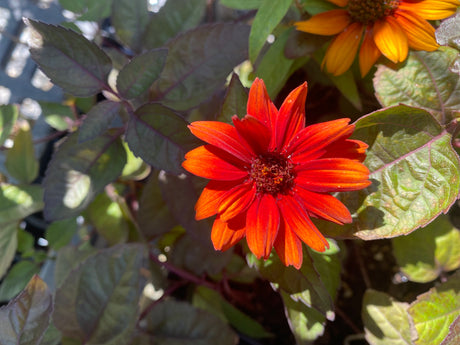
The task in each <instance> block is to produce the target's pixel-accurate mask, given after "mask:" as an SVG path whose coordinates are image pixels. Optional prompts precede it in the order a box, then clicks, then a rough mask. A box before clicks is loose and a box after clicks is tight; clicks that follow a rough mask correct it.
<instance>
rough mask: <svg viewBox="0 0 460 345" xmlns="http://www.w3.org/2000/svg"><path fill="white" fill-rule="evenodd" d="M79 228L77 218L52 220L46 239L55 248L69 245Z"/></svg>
mask: <svg viewBox="0 0 460 345" xmlns="http://www.w3.org/2000/svg"><path fill="white" fill-rule="evenodd" d="M77 230H78V224H77V220H76V218H69V219H64V220H58V221H56V222H52V223H51V224H50V225H49V226H48V228H47V229H46V236H45V238H46V240H47V241H48V245H49V246H50V247H51V248H53V249H54V250H58V249H60V248H62V247H64V246H66V245H68V244H69V243H70V241H71V239H72V237H73V236H74V235H75V233H76V232H77Z"/></svg>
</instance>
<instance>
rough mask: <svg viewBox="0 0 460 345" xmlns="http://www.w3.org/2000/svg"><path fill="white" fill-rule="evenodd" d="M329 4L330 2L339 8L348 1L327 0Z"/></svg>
mask: <svg viewBox="0 0 460 345" xmlns="http://www.w3.org/2000/svg"><path fill="white" fill-rule="evenodd" d="M327 1H329V2H332V3H333V4H335V5H337V6H340V7H345V6H347V5H348V2H349V0H327Z"/></svg>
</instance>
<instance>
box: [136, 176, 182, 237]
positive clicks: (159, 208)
mask: <svg viewBox="0 0 460 345" xmlns="http://www.w3.org/2000/svg"><path fill="white" fill-rule="evenodd" d="M137 222H138V224H139V228H140V230H141V232H142V233H143V234H144V236H145V237H146V238H147V239H148V240H151V239H154V238H156V237H158V236H160V235H162V234H164V233H166V232H168V231H170V230H171V229H172V228H173V227H174V226H175V225H176V224H177V222H176V220H175V219H174V217H173V216H172V215H171V212H169V208H168V206H167V205H166V203H165V202H164V200H163V197H162V196H161V189H160V186H159V183H158V174H155V173H152V175H151V176H150V177H149V179H148V180H147V183H146V184H145V185H144V189H143V191H142V194H141V197H140V200H139V212H138V214H137Z"/></svg>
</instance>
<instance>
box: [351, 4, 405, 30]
mask: <svg viewBox="0 0 460 345" xmlns="http://www.w3.org/2000/svg"><path fill="white" fill-rule="evenodd" d="M398 6H399V0H350V2H349V3H348V13H349V14H350V17H351V19H352V20H353V21H355V22H359V23H363V24H368V23H370V22H375V21H377V20H379V19H381V18H383V17H386V16H390V15H391V14H393V12H394V10H396V9H397V8H398Z"/></svg>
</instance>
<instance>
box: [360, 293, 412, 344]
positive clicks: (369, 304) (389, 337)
mask: <svg viewBox="0 0 460 345" xmlns="http://www.w3.org/2000/svg"><path fill="white" fill-rule="evenodd" d="M408 307H409V304H408V303H402V302H397V301H395V300H394V299H393V298H392V297H390V296H388V295H387V294H386V293H383V292H378V291H375V290H367V291H366V293H365V294H364V299H363V309H362V318H363V322H364V329H365V332H366V340H367V341H368V342H369V344H370V345H407V344H412V342H411V336H412V335H411V330H410V318H409V315H408V313H407V309H408Z"/></svg>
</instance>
